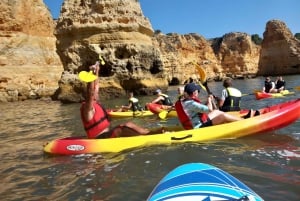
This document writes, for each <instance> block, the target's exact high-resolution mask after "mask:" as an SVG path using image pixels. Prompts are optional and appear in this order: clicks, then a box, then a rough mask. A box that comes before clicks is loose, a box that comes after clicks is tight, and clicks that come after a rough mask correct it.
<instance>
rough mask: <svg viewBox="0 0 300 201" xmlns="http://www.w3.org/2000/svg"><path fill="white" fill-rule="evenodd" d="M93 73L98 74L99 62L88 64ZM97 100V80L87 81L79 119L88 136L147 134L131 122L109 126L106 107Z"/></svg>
mask: <svg viewBox="0 0 300 201" xmlns="http://www.w3.org/2000/svg"><path fill="white" fill-rule="evenodd" d="M90 70H91V71H92V72H93V74H94V75H96V76H98V75H99V63H98V62H97V63H96V64H95V65H92V66H90ZM98 101H99V80H98V77H97V79H96V80H94V81H92V82H88V83H87V91H86V99H85V101H84V102H82V105H81V108H80V113H81V120H82V123H83V126H84V129H85V131H86V134H87V137H88V138H112V137H125V136H134V135H141V134H142V135H144V134H148V133H149V130H148V129H145V128H142V127H140V126H138V125H136V124H134V123H132V122H127V123H124V124H120V125H118V126H116V127H114V128H111V121H110V119H109V117H108V114H107V112H106V109H105V108H104V107H103V106H102V105H101V104H100V103H99V102H98Z"/></svg>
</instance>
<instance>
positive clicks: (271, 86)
mask: <svg viewBox="0 0 300 201" xmlns="http://www.w3.org/2000/svg"><path fill="white" fill-rule="evenodd" d="M262 91H263V92H264V93H276V92H277V90H276V88H275V83H274V82H273V81H272V80H271V78H270V77H269V76H267V77H266V80H265V85H264V87H263V90H262Z"/></svg>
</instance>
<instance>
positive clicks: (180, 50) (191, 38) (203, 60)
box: [154, 33, 221, 84]
mask: <svg viewBox="0 0 300 201" xmlns="http://www.w3.org/2000/svg"><path fill="white" fill-rule="evenodd" d="M154 40H155V42H156V45H157V46H158V47H159V49H160V51H161V54H162V59H163V65H164V69H165V71H166V72H167V79H168V82H169V83H171V84H183V83H184V82H186V81H187V80H188V79H189V78H193V79H195V78H199V76H198V74H197V70H196V68H195V67H196V66H197V65H200V66H201V67H203V68H205V70H206V73H207V75H208V77H209V78H213V77H215V75H216V74H218V73H220V72H221V66H220V63H219V61H218V60H217V58H216V56H215V54H214V52H213V49H212V48H211V45H210V43H209V42H208V41H207V40H206V39H205V38H203V37H202V36H200V35H198V34H194V33H192V34H185V35H179V34H176V33H173V34H167V35H164V34H156V35H155V39H154Z"/></svg>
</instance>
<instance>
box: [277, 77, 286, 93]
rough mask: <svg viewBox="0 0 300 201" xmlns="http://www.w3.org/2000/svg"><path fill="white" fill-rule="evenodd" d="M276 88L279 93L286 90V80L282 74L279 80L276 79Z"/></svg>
mask: <svg viewBox="0 0 300 201" xmlns="http://www.w3.org/2000/svg"><path fill="white" fill-rule="evenodd" d="M275 89H276V92H277V93H280V92H281V91H283V90H285V81H284V80H283V78H282V76H278V77H277V80H276V81H275Z"/></svg>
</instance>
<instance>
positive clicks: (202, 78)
mask: <svg viewBox="0 0 300 201" xmlns="http://www.w3.org/2000/svg"><path fill="white" fill-rule="evenodd" d="M196 69H197V71H198V75H199V77H200V81H201V82H202V83H204V82H205V81H206V80H207V77H206V72H205V70H204V69H203V68H202V67H201V66H199V65H197V66H196Z"/></svg>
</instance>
